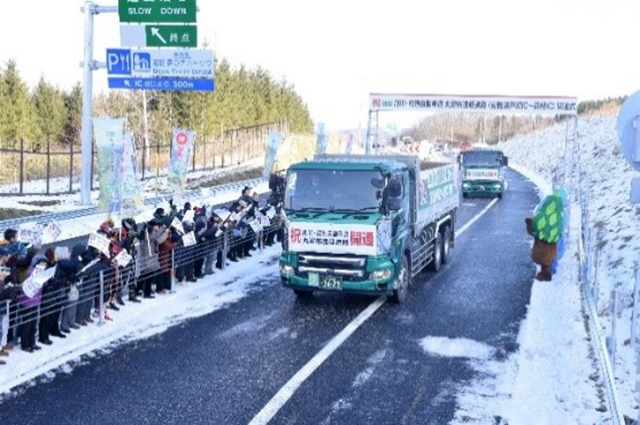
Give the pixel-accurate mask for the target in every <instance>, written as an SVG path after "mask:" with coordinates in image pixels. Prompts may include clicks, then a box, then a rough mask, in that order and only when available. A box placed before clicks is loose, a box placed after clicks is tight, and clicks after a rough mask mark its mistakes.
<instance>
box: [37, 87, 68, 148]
mask: <svg viewBox="0 0 640 425" xmlns="http://www.w3.org/2000/svg"><path fill="white" fill-rule="evenodd" d="M33 104H34V107H35V110H36V122H37V124H38V128H39V130H40V133H41V134H42V136H43V137H44V140H43V144H44V143H46V142H51V143H55V142H59V141H61V140H62V138H63V135H64V130H65V123H66V121H67V109H66V105H65V97H64V95H63V93H62V92H61V91H60V90H58V89H57V88H55V87H53V86H51V85H50V84H48V83H47V82H45V80H44V78H40V81H39V82H38V85H37V86H36V89H35V92H34V93H33Z"/></svg>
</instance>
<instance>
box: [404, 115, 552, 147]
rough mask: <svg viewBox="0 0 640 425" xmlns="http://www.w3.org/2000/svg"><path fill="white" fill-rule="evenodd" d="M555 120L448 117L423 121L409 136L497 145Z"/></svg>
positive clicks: (510, 117) (414, 127) (541, 118)
mask: <svg viewBox="0 0 640 425" xmlns="http://www.w3.org/2000/svg"><path fill="white" fill-rule="evenodd" d="M554 122H555V120H554V118H545V117H541V116H538V117H522V116H515V115H487V116H484V115H476V114H464V113H455V114H454V113H444V114H438V115H432V116H428V117H425V118H423V119H422V120H421V121H419V122H418V123H417V124H416V125H415V126H413V127H412V128H411V129H409V130H408V131H407V132H406V134H405V135H407V136H411V137H412V138H413V139H414V140H429V141H433V142H443V141H444V142H453V143H459V142H482V143H487V144H495V143H498V141H501V140H506V139H508V138H510V137H513V136H514V135H516V134H519V133H523V132H528V131H533V130H536V129H539V128H544V127H547V126H549V125H551V124H553V123H554Z"/></svg>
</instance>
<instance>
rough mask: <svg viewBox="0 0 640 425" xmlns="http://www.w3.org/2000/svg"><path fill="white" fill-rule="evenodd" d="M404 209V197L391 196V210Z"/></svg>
mask: <svg viewBox="0 0 640 425" xmlns="http://www.w3.org/2000/svg"><path fill="white" fill-rule="evenodd" d="M401 209H402V199H400V198H389V210H391V211H399V210H401Z"/></svg>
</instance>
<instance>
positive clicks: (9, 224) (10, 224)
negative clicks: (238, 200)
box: [0, 178, 264, 232]
mask: <svg viewBox="0 0 640 425" xmlns="http://www.w3.org/2000/svg"><path fill="white" fill-rule="evenodd" d="M263 181H264V180H262V179H261V178H257V179H250V180H242V181H238V182H234V183H225V184H222V185H219V186H214V187H211V188H208V189H209V192H210V194H211V196H217V195H220V194H222V193H227V192H231V191H239V190H241V188H243V187H244V186H251V187H255V186H257V185H259V184H261V183H262V182H263ZM184 197H185V198H186V199H198V198H200V197H201V189H192V190H188V191H186V192H185V193H184ZM164 199H165V197H163V196H156V197H154V198H149V199H146V200H145V201H144V204H145V205H147V206H155V205H158V204H159V203H161V202H163V200H164ZM99 213H100V212H99V211H98V208H97V207H87V208H80V209H76V210H73V211H63V212H57V213H48V214H42V215H35V216H29V217H22V218H17V219H11V220H3V221H0V232H4V231H5V230H6V229H10V228H11V229H17V228H18V227H19V226H20V225H21V224H25V223H34V222H35V223H37V224H48V223H50V222H52V221H56V222H58V221H64V220H73V219H76V218H82V217H88V216H91V215H95V214H99Z"/></svg>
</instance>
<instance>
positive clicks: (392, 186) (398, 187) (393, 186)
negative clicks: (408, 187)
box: [389, 179, 402, 198]
mask: <svg viewBox="0 0 640 425" xmlns="http://www.w3.org/2000/svg"><path fill="white" fill-rule="evenodd" d="M389 197H390V198H402V183H401V182H400V181H399V180H395V179H394V180H391V182H389Z"/></svg>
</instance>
